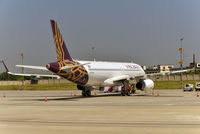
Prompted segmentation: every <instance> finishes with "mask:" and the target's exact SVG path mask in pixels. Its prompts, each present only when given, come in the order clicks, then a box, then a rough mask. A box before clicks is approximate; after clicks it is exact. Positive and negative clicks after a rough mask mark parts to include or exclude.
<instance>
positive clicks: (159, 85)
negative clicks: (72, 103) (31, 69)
mask: <svg viewBox="0 0 200 134" xmlns="http://www.w3.org/2000/svg"><path fill="white" fill-rule="evenodd" d="M196 82H200V81H183V86H184V85H185V84H187V83H190V84H194V87H195V83H196ZM180 88H181V82H180V81H155V87H154V89H180ZM0 90H22V86H17V85H11V86H0ZM24 90H28V91H37V90H43V91H45V90H77V88H76V84H72V83H70V84H69V83H62V84H42V85H41V84H36V85H25V87H24Z"/></svg>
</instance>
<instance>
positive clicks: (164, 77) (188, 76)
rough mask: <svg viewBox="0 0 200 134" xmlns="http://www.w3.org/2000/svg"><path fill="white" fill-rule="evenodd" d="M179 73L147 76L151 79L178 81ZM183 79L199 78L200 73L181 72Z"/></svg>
mask: <svg viewBox="0 0 200 134" xmlns="http://www.w3.org/2000/svg"><path fill="white" fill-rule="evenodd" d="M180 77H181V76H180V74H178V75H161V76H150V77H148V78H150V79H152V80H153V81H180V79H181V78H180ZM182 79H183V80H200V74H193V75H191V74H183V77H182Z"/></svg>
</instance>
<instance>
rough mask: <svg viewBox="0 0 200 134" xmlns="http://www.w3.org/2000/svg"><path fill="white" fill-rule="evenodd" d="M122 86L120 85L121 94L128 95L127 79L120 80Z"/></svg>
mask: <svg viewBox="0 0 200 134" xmlns="http://www.w3.org/2000/svg"><path fill="white" fill-rule="evenodd" d="M122 84H123V86H122V89H121V95H122V96H125V95H127V96H130V89H129V81H128V80H125V81H123V82H122Z"/></svg>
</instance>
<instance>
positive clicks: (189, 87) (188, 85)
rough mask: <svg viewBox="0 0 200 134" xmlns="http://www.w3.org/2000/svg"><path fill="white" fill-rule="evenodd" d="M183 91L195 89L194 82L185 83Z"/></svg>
mask: <svg viewBox="0 0 200 134" xmlns="http://www.w3.org/2000/svg"><path fill="white" fill-rule="evenodd" d="M183 91H184V92H185V91H194V88H193V84H185V87H184V89H183Z"/></svg>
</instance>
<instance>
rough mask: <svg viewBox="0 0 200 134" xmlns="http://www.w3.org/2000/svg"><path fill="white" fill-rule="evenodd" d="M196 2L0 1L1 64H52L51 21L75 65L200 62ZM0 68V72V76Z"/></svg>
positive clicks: (199, 2) (199, 6)
mask: <svg viewBox="0 0 200 134" xmlns="http://www.w3.org/2000/svg"><path fill="white" fill-rule="evenodd" d="M199 13H200V0H0V59H3V60H5V61H6V63H7V65H8V67H9V68H10V70H11V71H16V68H15V64H20V63H21V59H20V53H21V52H23V53H24V64H29V65H43V66H45V65H46V64H47V63H49V62H53V61H56V51H55V47H54V41H53V36H52V31H51V26H50V22H49V20H50V19H55V20H56V21H57V23H58V26H59V27H60V30H61V33H62V35H63V38H64V40H65V43H67V47H68V49H69V52H70V54H71V56H72V57H73V58H74V59H81V60H91V59H92V52H91V51H92V50H91V47H92V46H94V47H95V49H94V53H95V58H96V60H107V61H128V62H130V61H133V62H136V63H138V64H140V65H147V66H149V65H157V64H174V65H177V63H178V61H179V51H178V48H179V47H180V38H182V37H183V38H184V40H183V47H184V61H185V63H187V64H188V63H189V62H192V54H193V53H195V54H196V59H197V60H198V61H200V53H199V52H200V15H199ZM2 69H3V67H2V66H0V71H2Z"/></svg>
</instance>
